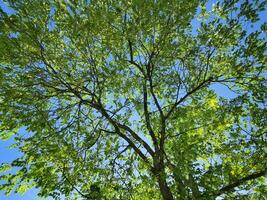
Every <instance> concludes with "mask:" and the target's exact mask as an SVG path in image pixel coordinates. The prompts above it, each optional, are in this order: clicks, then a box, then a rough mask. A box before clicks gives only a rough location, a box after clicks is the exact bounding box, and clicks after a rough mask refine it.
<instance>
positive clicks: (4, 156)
mask: <svg viewBox="0 0 267 200" xmlns="http://www.w3.org/2000/svg"><path fill="white" fill-rule="evenodd" d="M0 7H2V8H3V9H4V10H5V11H6V12H7V13H12V10H10V9H9V8H8V7H7V6H6V5H5V4H4V3H3V1H2V0H0ZM261 19H262V20H264V13H262V15H261ZM262 20H261V21H262ZM265 21H266V20H265ZM212 88H213V89H214V90H215V91H216V92H217V93H218V94H220V96H224V97H228V98H233V97H235V96H236V94H234V93H233V92H231V91H229V90H228V89H227V87H225V86H221V85H218V84H217V85H213V86H212ZM24 133H25V131H24V130H22V131H21V134H24ZM13 142H14V140H13V139H12V138H11V139H9V140H7V141H1V140H0V163H2V162H10V161H12V160H14V159H16V158H18V157H19V156H20V155H21V154H20V152H19V151H18V150H16V149H9V148H8V147H9V146H10V145H11V144H12V143H13ZM0 183H1V182H0ZM37 192H38V190H37V189H32V190H29V191H27V192H26V193H25V194H24V195H23V196H21V195H19V194H14V193H12V194H11V195H10V196H6V195H5V194H4V193H3V192H1V191H0V200H36V199H37Z"/></svg>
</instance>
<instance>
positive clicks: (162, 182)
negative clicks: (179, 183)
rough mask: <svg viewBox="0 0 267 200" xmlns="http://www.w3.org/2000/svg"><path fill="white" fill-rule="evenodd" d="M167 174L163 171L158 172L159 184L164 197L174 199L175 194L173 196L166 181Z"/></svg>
mask: <svg viewBox="0 0 267 200" xmlns="http://www.w3.org/2000/svg"><path fill="white" fill-rule="evenodd" d="M165 177H166V176H165V174H164V172H161V173H159V174H158V176H157V179H158V184H159V188H160V193H161V195H162V197H163V199H164V200H174V198H173V196H172V192H171V190H170V188H169V186H168V184H167V182H166V178H165Z"/></svg>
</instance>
